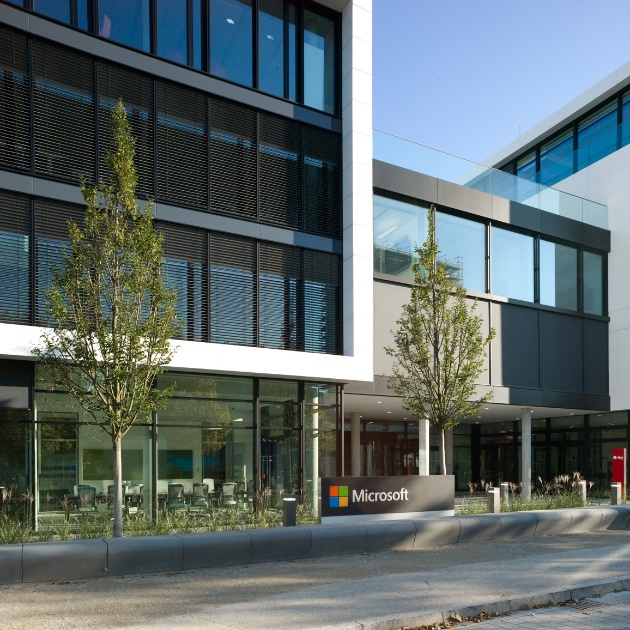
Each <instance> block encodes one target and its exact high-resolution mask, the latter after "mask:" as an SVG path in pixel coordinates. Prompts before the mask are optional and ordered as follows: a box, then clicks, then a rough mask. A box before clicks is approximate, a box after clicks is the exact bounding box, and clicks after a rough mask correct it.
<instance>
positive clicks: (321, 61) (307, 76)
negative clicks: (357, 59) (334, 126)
mask: <svg viewBox="0 0 630 630" xmlns="http://www.w3.org/2000/svg"><path fill="white" fill-rule="evenodd" d="M335 64H336V59H335V23H334V22H333V21H332V20H331V19H329V18H326V17H324V16H322V15H318V14H317V13H314V12H313V11H310V10H308V9H306V10H305V11H304V104H305V105H308V106H309V107H314V108H315V109H320V110H322V111H325V112H328V113H330V114H334V113H335V80H336V79H335Z"/></svg>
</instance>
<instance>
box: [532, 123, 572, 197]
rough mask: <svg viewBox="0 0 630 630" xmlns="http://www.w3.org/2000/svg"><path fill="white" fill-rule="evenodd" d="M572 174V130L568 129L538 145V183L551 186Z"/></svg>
mask: <svg viewBox="0 0 630 630" xmlns="http://www.w3.org/2000/svg"><path fill="white" fill-rule="evenodd" d="M572 174H573V131H572V130H568V131H565V132H563V133H561V134H560V135H558V136H556V137H555V138H553V139H552V140H549V141H548V142H545V143H544V144H543V145H542V146H541V147H540V183H541V184H544V185H545V186H553V185H554V184H555V183H557V182H559V181H560V180H562V179H564V178H565V177H568V176H569V175H572Z"/></svg>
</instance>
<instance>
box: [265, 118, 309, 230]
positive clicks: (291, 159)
mask: <svg viewBox="0 0 630 630" xmlns="http://www.w3.org/2000/svg"><path fill="white" fill-rule="evenodd" d="M301 145H302V129H301V126H300V125H299V124H298V123H296V122H294V121H291V120H286V119H283V118H278V117H277V116H270V115H268V114H261V115H260V142H259V145H258V151H259V158H258V159H259V165H260V190H259V203H260V220H261V221H269V222H270V223H277V224H279V225H282V226H287V227H293V228H300V227H301V226H302V212H301V210H302V207H301V206H302V150H301V149H302V146H301Z"/></svg>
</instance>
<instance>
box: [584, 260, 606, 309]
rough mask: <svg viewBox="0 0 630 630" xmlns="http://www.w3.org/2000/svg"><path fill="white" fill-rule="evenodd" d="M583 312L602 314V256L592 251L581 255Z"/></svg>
mask: <svg viewBox="0 0 630 630" xmlns="http://www.w3.org/2000/svg"><path fill="white" fill-rule="evenodd" d="M582 264H583V284H584V312H585V313H592V314H593V315H603V314H604V290H603V270H604V257H603V256H602V255H601V254H594V253H593V252H584V256H583V263H582Z"/></svg>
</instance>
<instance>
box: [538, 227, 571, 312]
mask: <svg viewBox="0 0 630 630" xmlns="http://www.w3.org/2000/svg"><path fill="white" fill-rule="evenodd" d="M540 303H541V304H547V305H549V306H557V307H558V308H566V309H569V310H572V311H575V310H577V308H578V250H577V249H576V248H575V247H569V246H567V245H559V244H558V243H551V242H550V241H545V240H542V239H541V240H540Z"/></svg>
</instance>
